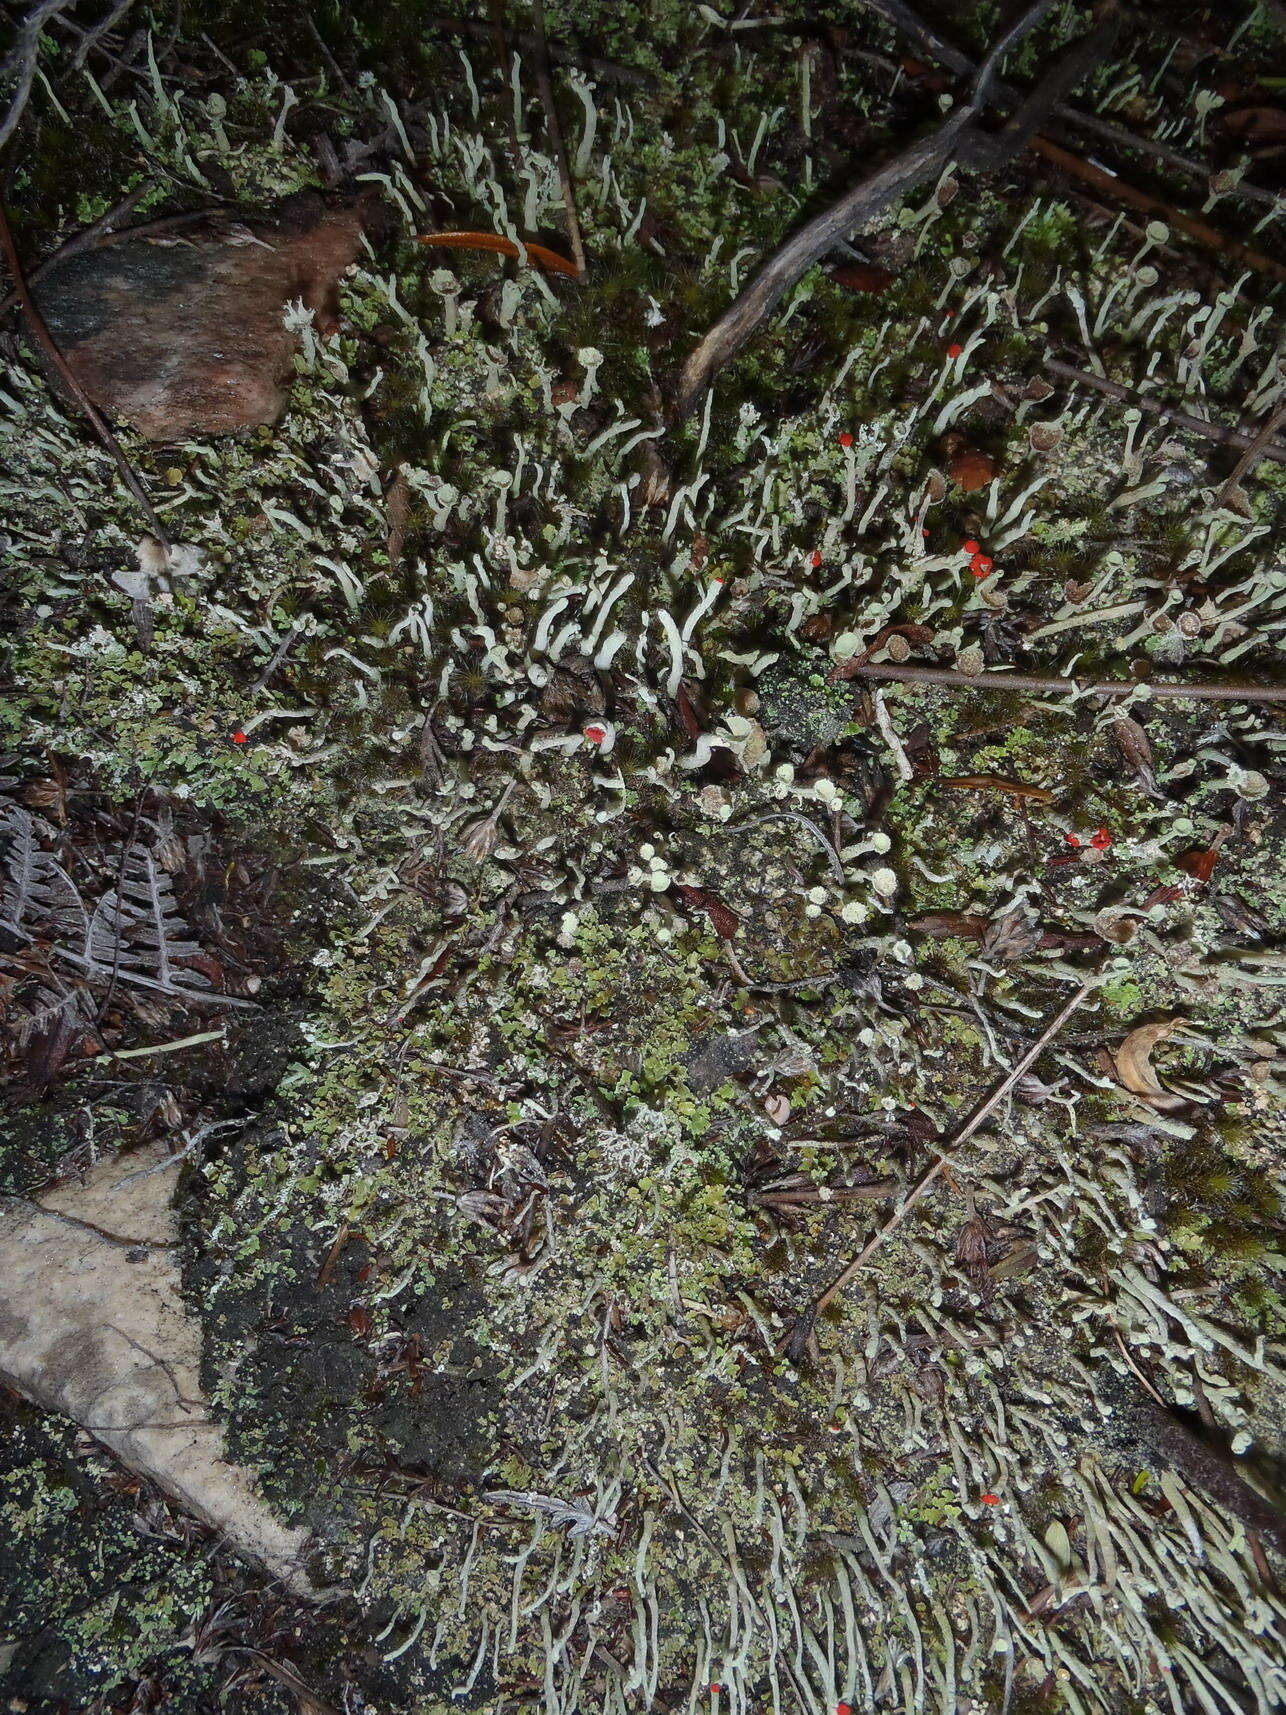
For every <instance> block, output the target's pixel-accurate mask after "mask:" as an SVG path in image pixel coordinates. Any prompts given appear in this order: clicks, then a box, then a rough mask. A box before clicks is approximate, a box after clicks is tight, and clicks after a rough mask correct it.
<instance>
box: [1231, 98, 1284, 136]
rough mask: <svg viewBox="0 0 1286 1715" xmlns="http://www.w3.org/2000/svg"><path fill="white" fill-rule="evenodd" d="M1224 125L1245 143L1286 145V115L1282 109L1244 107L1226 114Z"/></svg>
mask: <svg viewBox="0 0 1286 1715" xmlns="http://www.w3.org/2000/svg"><path fill="white" fill-rule="evenodd" d="M1223 124H1224V130H1225V131H1231V132H1232V134H1233V136H1234V137H1240V138H1241V140H1242V142H1243V143H1286V113H1283V112H1282V110H1281V108H1280V107H1242V108H1240V109H1239V110H1238V111H1237V112H1236V113H1225V114H1224V116H1223Z"/></svg>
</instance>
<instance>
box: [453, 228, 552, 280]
mask: <svg viewBox="0 0 1286 1715" xmlns="http://www.w3.org/2000/svg"><path fill="white" fill-rule="evenodd" d="M420 243H421V244H431V245H433V246H434V247H435V248H436V249H440V250H491V251H494V252H495V253H496V255H498V256H521V254H522V251H523V250H525V251H526V253H527V260H528V261H529V262H535V263H536V264H537V266H538V267H541V268H543V269H545V271H546V272H547V273H550V274H566V275H567V276H568V277H569V278H570V279H572V280H578V279H579V278H580V275H579V273H578V272H577V269H576V266H575V264H574V263H572V262H569V261H568V260H567V258H566V257H565V256H560V255H559V254H558V252H557V251H556V250H550V249H549V248H548V247H547V246H546V245H544V244H526V243H524V244H523V245H522V247H521V249H520V248H519V246H518V245H517V244H516V243H515V241H514V240H513V239H512V238H505V237H504V236H503V235H502V234H501V233H499V232H422V233H421V234H420Z"/></svg>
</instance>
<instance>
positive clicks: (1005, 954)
mask: <svg viewBox="0 0 1286 1715" xmlns="http://www.w3.org/2000/svg"><path fill="white" fill-rule="evenodd" d="M1040 939H1041V932H1040V929H1039V927H1038V926H1037V925H1036V924H1035V923H1033V922H1032V920H1031V918H1030V917H1028V916H1027V915H1026V914H1025V913H1024V912H1022V911H1011V912H1009V913H1008V915H1007V916H1004V917H998V918H996V919H994V920H993V921H992V922H990V923H988V925H987V931H986V933H985V934H984V936H983V938H982V951H983V953H984V955H986V956H987V957H989V958H992V959H999V960H1001V961H1002V962H1003V963H1010V962H1011V961H1012V960H1014V959H1021V958H1023V957H1024V956H1025V955H1026V954H1027V953H1030V952H1031V950H1032V948H1033V947H1036V946H1039V944H1040Z"/></svg>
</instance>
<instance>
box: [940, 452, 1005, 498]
mask: <svg viewBox="0 0 1286 1715" xmlns="http://www.w3.org/2000/svg"><path fill="white" fill-rule="evenodd" d="M947 474H948V475H949V476H950V478H951V480H952V482H954V483H955V485H956V487H957V488H962V489H963V490H964V491H965V493H966V494H971V493H972V492H973V491H974V490H975V489H978V488H986V486H987V484H988V483H989V482H994V481H995V479H996V461H995V459H993V458H989V457H988V455H987V454H986V453H979V452H973V451H971V450H970V449H969V448H968V447H966V448H965V449H964V450H963V451H962V452H958V453H957V454H956V455H955V457H954V458H953V459H952V460H951V463H950V464H949V465H948V466H947Z"/></svg>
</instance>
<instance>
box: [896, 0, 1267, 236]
mask: <svg viewBox="0 0 1286 1715" xmlns="http://www.w3.org/2000/svg"><path fill="white" fill-rule="evenodd" d="M862 4H863V5H865V6H868V7H869V8H870V9H871V10H872V11H874V12H878V13H879V14H880V16H881V17H882V18H884V19H885V20H886V21H887V22H888V23H890V24H892V25H893V27H894V28H895V29H897V30H900V31H901V32H902V33H903V35H905V36H909V37H910V39H911V40H912V41H913V42H914V43H915V44H916V46H917V47H919V48H920V49H921V50H922V51H923V52H924V53H926V54H927V55H928V56H929V58H930V59H933V60H936V61H937V63H938V64H939V65H940V66H943V67H944V68H945V69H946V70H947V71H949V72H951V73H953V74H954V75H955V76H956V77H972V76H973V75H974V73H975V70H976V67H975V63H974V60H973V58H972V57H971V56H970V55H969V54H967V53H964V52H963V51H962V50H961V49H960V48H957V47H956V46H955V44H954V43H952V42H949V41H947V40H945V38H943V37H942V36H940V35H938V33H937V32H936V30H934V29H932V28H931V27H930V25H928V24H927V23H926V22H925V21H924V19H922V18H921V17H920V16H919V14H918V13H916V12H915V11H913V10H912V8H911V7H910V6H908V5H906V4H905V3H904V0H862ZM991 89H992V93H993V99H996V100H1007V101H1011V102H1017V101H1018V100H1019V99H1020V92H1019V91H1018V90H1017V89H1016V88H1015V87H1014V86H1013V85H1012V84H1009V83H1006V82H1005V81H1004V79H1003V78H1000V77H995V78H993V79H992V80H991ZM1054 112H1055V113H1056V115H1057V116H1058V118H1059V119H1061V120H1063V121H1064V122H1065V123H1066V124H1069V125H1074V126H1076V127H1077V128H1078V129H1079V130H1082V131H1089V132H1091V133H1093V134H1094V135H1096V136H1099V137H1103V138H1105V139H1107V140H1108V141H1109V142H1112V143H1116V144H1118V145H1120V146H1121V147H1123V148H1135V149H1141V150H1143V151H1144V152H1145V153H1147V154H1149V155H1154V156H1155V157H1156V158H1157V159H1158V160H1160V161H1164V162H1165V163H1166V164H1167V166H1170V167H1173V168H1175V169H1176V170H1177V171H1179V172H1182V173H1187V174H1189V175H1190V176H1192V177H1196V178H1203V179H1206V180H1207V181H1208V180H1209V177H1210V175H1209V172H1208V171H1207V169H1206V168H1204V167H1202V166H1201V165H1199V164H1198V163H1197V162H1195V161H1190V160H1188V158H1187V157H1186V156H1185V155H1181V154H1180V153H1179V152H1178V150H1177V149H1171V148H1169V147H1168V146H1167V145H1166V144H1165V143H1159V142H1157V140H1156V139H1155V138H1154V137H1147V136H1143V135H1141V134H1140V133H1138V132H1136V131H1131V130H1129V129H1128V127H1126V126H1124V125H1118V124H1116V123H1115V122H1114V121H1113V120H1111V119H1104V118H1102V117H1101V116H1100V115H1099V114H1097V113H1086V112H1083V111H1082V110H1081V109H1080V108H1078V107H1074V106H1073V105H1072V104H1071V103H1070V102H1066V101H1060V102H1059V103H1058V104H1057V106H1056V107H1055V109H1054ZM1229 195H1232V196H1240V197H1245V198H1246V199H1247V200H1249V201H1252V202H1257V203H1262V204H1263V205H1264V206H1265V207H1268V208H1276V207H1277V206H1278V204H1279V202H1280V198H1279V197H1277V196H1276V195H1275V194H1274V192H1272V191H1269V190H1264V189H1263V188H1262V187H1261V186H1259V185H1247V184H1240V185H1234V186H1233V187H1232V188H1231V190H1230V191H1229Z"/></svg>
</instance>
